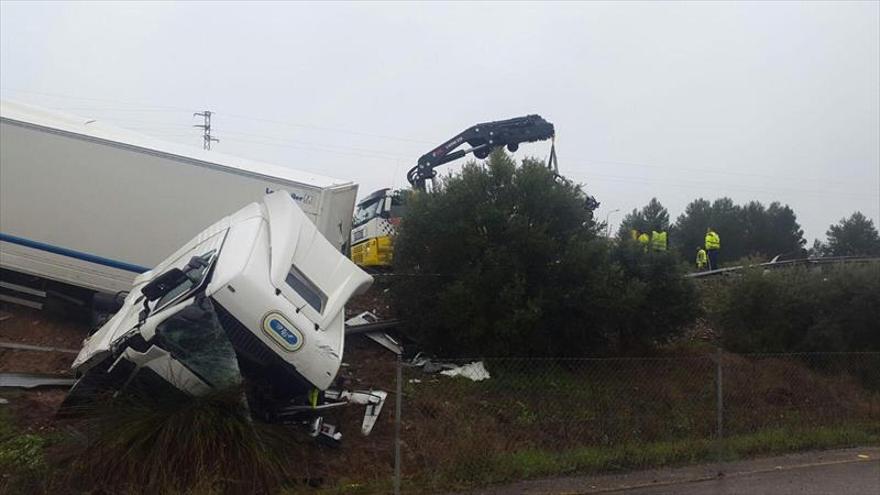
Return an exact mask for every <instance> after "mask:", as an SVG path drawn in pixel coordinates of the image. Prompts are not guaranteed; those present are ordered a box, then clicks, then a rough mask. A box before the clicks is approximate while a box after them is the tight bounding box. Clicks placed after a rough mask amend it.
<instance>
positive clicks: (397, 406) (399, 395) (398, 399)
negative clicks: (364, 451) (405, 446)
mask: <svg viewBox="0 0 880 495" xmlns="http://www.w3.org/2000/svg"><path fill="white" fill-rule="evenodd" d="M402 399H403V363H402V357H401V355H400V354H397V390H396V393H395V396H394V495H400V422H401V419H400V410H401V405H402V402H403V400H402Z"/></svg>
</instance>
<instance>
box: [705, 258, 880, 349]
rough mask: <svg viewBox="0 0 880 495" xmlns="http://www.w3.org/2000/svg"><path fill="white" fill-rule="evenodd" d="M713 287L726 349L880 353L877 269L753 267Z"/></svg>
mask: <svg viewBox="0 0 880 495" xmlns="http://www.w3.org/2000/svg"><path fill="white" fill-rule="evenodd" d="M715 287H716V290H718V294H717V298H716V300H715V302H714V304H713V305H712V312H713V313H714V319H715V320H716V321H717V322H718V324H719V325H720V327H721V330H722V342H723V345H724V347H725V348H727V349H728V350H731V351H735V352H812V351H880V332H877V325H878V323H877V322H878V321H880V265H862V266H853V265H849V266H834V267H826V268H825V269H824V270H819V269H816V268H797V269H788V270H777V271H767V272H764V271H762V270H760V269H753V270H748V271H747V272H746V273H745V274H744V275H743V277H742V278H739V279H736V280H734V281H732V282H731V283H730V284H727V285H726V286H715Z"/></svg>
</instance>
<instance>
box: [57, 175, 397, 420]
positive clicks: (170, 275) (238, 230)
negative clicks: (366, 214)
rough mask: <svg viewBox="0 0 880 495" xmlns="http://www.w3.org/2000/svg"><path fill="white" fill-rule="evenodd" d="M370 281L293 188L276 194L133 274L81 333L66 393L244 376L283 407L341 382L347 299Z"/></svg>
mask: <svg viewBox="0 0 880 495" xmlns="http://www.w3.org/2000/svg"><path fill="white" fill-rule="evenodd" d="M371 283H372V277H370V276H369V275H368V274H366V273H365V272H364V271H362V270H361V269H360V268H358V267H357V266H356V265H355V264H354V263H352V262H351V261H350V260H349V259H347V258H346V257H345V256H344V255H343V254H341V253H340V252H339V250H338V249H337V248H336V247H335V246H334V245H332V244H331V243H330V242H328V241H327V240H326V239H325V238H324V236H322V235H321V233H320V232H318V229H317V228H316V227H315V225H314V224H313V223H312V222H311V221H310V220H309V219H308V217H307V216H306V215H305V214H304V213H303V212H302V211H301V210H300V208H299V207H298V206H297V205H296V203H295V201H294V200H293V199H292V198H291V195H290V193H288V192H287V191H278V192H275V193H272V194H268V195H266V196H265V197H264V198H263V201H262V202H261V203H253V204H250V205H248V206H246V207H244V208H242V209H241V210H239V211H238V212H236V213H234V214H233V215H231V216H229V217H226V218H224V219H223V220H221V221H219V222H217V223H215V224H214V225H212V226H211V227H209V228H207V229H205V230H204V231H203V232H201V233H200V234H199V235H197V236H196V237H195V238H194V239H192V240H191V241H190V242H188V243H187V244H185V245H184V246H183V247H181V248H180V249H179V250H178V251H177V252H176V253H174V254H173V255H171V256H170V257H168V258H167V259H166V260H165V261H163V262H161V263H160V264H159V265H157V266H156V267H155V268H154V269H152V270H150V271H148V272H145V273H143V274H141V275H140V276H138V277H137V278H136V279H135V281H134V285H133V287H132V288H131V291H130V292H129V293H128V295H127V296H126V297H125V300H124V302H123V305H122V307H121V309H120V310H119V311H118V312H117V313H116V314H115V315H114V316H113V317H112V318H110V319H109V320H108V321H107V322H106V323H105V324H104V325H103V326H102V327H101V328H100V329H99V330H98V331H97V332H95V333H94V334H93V335H92V336H90V337H89V338H88V339H86V340H85V341H84V343H83V347H82V350H81V351H80V353H79V355H78V356H77V358H76V360H75V361H74V363H73V365H72V366H73V368H74V370H75V371H76V374H77V376H78V377H79V379H78V381H77V383H76V384H75V385H74V387H73V389H72V390H71V393H70V394H69V399H70V400H74V401H75V400H78V399H80V398H83V397H88V396H89V395H90V393H92V392H94V391H95V390H96V389H101V388H110V389H117V390H118V389H123V388H126V387H129V386H133V385H137V386H141V387H147V388H148V389H153V388H157V387H158V388H163V389H166V390H167V389H171V390H173V391H177V392H182V393H185V394H188V395H203V394H206V393H208V392H210V391H212V390H220V389H224V388H228V387H230V386H235V385H237V384H238V383H241V381H242V378H243V379H244V382H245V384H246V385H247V390H248V399H249V402H251V408H252V410H255V411H256V412H258V413H260V414H263V415H266V416H272V415H282V416H283V415H284V411H288V412H289V411H290V409H289V407H290V406H291V405H297V404H299V405H303V404H306V403H307V402H308V400H307V399H306V397H307V396H308V395H309V394H315V393H318V391H326V390H327V389H328V388H329V387H330V386H331V384H332V383H333V381H334V378H335V377H336V374H337V372H338V370H339V367H340V364H341V362H342V353H343V346H344V340H345V321H344V319H345V312H344V306H345V304H346V302H347V301H348V300H349V298H350V297H352V296H353V295H355V294H358V293H360V292H363V291H365V290H366V289H367V288H368V287H369V286H370V284H371ZM383 399H384V396H383ZM311 406H312V409H315V408H320V407H319V405H317V404H314V403H313V404H311ZM285 408H287V409H285Z"/></svg>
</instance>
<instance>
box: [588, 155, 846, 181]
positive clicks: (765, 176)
mask: <svg viewBox="0 0 880 495" xmlns="http://www.w3.org/2000/svg"><path fill="white" fill-rule="evenodd" d="M588 161H589V162H590V163H600V164H610V165H623V166H627V167H640V168H653V169H658V170H681V171H684V172H698V173H707V174H721V175H736V176H742V177H759V178H763V179H774V180H787V181H790V180H803V181H813V182H821V183H823V184H828V183H836V184H845V182H842V181H835V180H829V179H816V178H811V177H801V176H784V177H782V176H778V175H769V174H756V173H751V172H732V171H727V170H711V169H704V168H691V167H681V166H677V165H655V164H648V163H636V162H621V161H613V160H588Z"/></svg>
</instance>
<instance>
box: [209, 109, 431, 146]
mask: <svg viewBox="0 0 880 495" xmlns="http://www.w3.org/2000/svg"><path fill="white" fill-rule="evenodd" d="M223 115H224V116H225V117H231V118H234V119H243V120H252V121H255V122H267V123H271V124H277V125H283V126H287V127H299V128H305V129H315V130H318V131H328V132H339V133H343V134H352V135H355V136H364V137H373V138H380V139H391V140H395V141H406V142H410V143H419V144H426V143H427V144H436V143H434V142H433V141H426V140H424V139H412V138H405V137H399V136H389V135H385V134H374V133H370V132H361V131H354V130H351V129H340V128H335V127H323V126H316V125H309V124H298V123H293V122H285V121H281V120H274V119H264V118H259V117H248V116H246V115H236V114H229V113H224V114H223Z"/></svg>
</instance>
